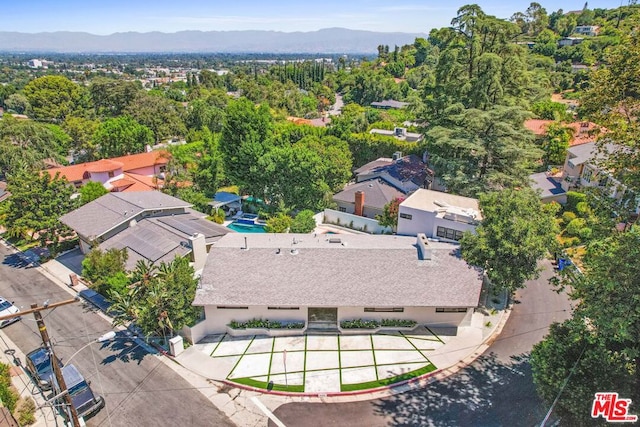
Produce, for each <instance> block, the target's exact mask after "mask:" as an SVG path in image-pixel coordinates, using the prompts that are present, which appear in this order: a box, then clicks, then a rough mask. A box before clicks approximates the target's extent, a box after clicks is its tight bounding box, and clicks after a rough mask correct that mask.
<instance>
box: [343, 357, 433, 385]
mask: <svg viewBox="0 0 640 427" xmlns="http://www.w3.org/2000/svg"><path fill="white" fill-rule="evenodd" d="M435 370H436V367H435V366H434V365H433V364H431V363H430V364H428V365H427V366H424V367H422V368H420V369H416V370H415V371H411V372H406V373H404V374H402V375H398V376H396V377H391V378H385V379H381V380H377V381H368V382H366V383H357V384H342V385H341V387H340V391H357V390H368V389H371V388H377V387H384V386H388V385H391V384H395V383H399V382H400V381H405V380H409V379H411V378H416V377H419V376H420V375H424V374H428V373H429V372H433V371H435Z"/></svg>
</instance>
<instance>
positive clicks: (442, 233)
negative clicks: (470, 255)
mask: <svg viewBox="0 0 640 427" xmlns="http://www.w3.org/2000/svg"><path fill="white" fill-rule="evenodd" d="M463 234H464V232H462V231H460V230H454V229H453V228H447V227H440V226H439V227H438V228H437V229H436V236H438V237H442V238H443V239H449V240H455V241H458V240H460V239H462V235H463Z"/></svg>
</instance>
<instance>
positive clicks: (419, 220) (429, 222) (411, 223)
mask: <svg viewBox="0 0 640 427" xmlns="http://www.w3.org/2000/svg"><path fill="white" fill-rule="evenodd" d="M402 214H407V215H411V219H406V218H402V217H401V215H402ZM435 216H436V214H435V212H427V211H424V210H420V209H415V208H410V207H407V206H402V205H400V209H399V211H398V234H400V235H403V236H417V235H418V233H424V234H425V235H426V236H427V237H433V233H434V231H433V230H434V228H433V222H434V219H435Z"/></svg>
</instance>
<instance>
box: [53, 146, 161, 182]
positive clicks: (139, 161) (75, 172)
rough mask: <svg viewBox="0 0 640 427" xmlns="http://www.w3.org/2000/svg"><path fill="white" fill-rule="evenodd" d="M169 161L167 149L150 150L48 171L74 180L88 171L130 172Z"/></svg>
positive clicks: (81, 177)
mask: <svg viewBox="0 0 640 427" xmlns="http://www.w3.org/2000/svg"><path fill="white" fill-rule="evenodd" d="M168 161H169V159H168V153H167V152H166V151H150V152H145V153H139V154H130V155H128V156H121V157H114V158H112V159H102V160H98V161H95V162H87V163H78V164H76V165H69V166H62V167H59V168H52V169H47V172H48V173H49V175H51V177H52V178H53V177H54V176H55V175H56V173H58V172H59V173H60V176H62V177H65V178H66V179H67V181H69V182H73V181H81V180H83V179H85V173H86V172H89V173H90V172H112V171H115V170H117V169H119V168H122V171H123V172H129V171H132V170H136V169H141V168H146V167H151V166H155V165H164V164H167V162H168Z"/></svg>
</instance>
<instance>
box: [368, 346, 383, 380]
mask: <svg viewBox="0 0 640 427" xmlns="http://www.w3.org/2000/svg"><path fill="white" fill-rule="evenodd" d="M369 338H370V339H371V353H372V354H373V368H374V370H375V371H376V381H378V380H379V379H380V378H379V377H378V363H377V362H376V348H375V347H374V346H373V335H369Z"/></svg>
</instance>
